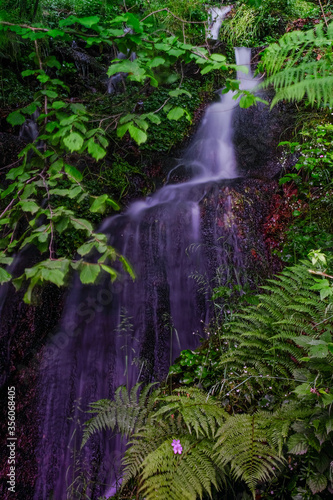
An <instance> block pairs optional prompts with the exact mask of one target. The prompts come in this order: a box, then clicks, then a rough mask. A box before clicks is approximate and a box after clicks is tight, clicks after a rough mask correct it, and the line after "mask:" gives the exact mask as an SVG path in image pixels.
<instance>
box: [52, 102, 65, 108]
mask: <svg viewBox="0 0 333 500" xmlns="http://www.w3.org/2000/svg"><path fill="white" fill-rule="evenodd" d="M66 106H67V104H66V103H65V102H64V101H54V102H53V103H52V108H53V109H62V108H65V107H66Z"/></svg>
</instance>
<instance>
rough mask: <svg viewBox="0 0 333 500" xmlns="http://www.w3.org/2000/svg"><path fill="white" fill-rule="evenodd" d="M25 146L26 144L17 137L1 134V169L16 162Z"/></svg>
mask: <svg viewBox="0 0 333 500" xmlns="http://www.w3.org/2000/svg"><path fill="white" fill-rule="evenodd" d="M25 146H26V142H24V141H21V140H20V139H19V138H18V137H17V136H15V135H11V134H6V133H3V132H0V168H4V167H7V166H9V165H11V164H12V163H14V162H16V161H17V155H18V154H19V152H20V151H21V150H22V149H23V148H24V147H25ZM13 166H15V165H13ZM10 168H12V167H10ZM2 173H3V172H2Z"/></svg>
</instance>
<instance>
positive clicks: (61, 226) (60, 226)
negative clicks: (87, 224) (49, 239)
mask: <svg viewBox="0 0 333 500" xmlns="http://www.w3.org/2000/svg"><path fill="white" fill-rule="evenodd" d="M68 224H69V218H68V217H62V218H61V219H60V220H59V221H58V222H57V223H56V225H55V228H56V230H57V231H58V233H60V234H61V233H62V232H63V231H65V229H67V227H68Z"/></svg>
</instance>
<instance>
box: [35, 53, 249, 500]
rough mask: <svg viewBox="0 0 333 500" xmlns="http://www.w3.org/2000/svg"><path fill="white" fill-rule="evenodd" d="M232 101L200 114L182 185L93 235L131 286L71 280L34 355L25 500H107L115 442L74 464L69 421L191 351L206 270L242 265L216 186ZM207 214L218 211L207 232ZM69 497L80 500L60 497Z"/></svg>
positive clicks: (223, 174) (226, 159) (241, 56)
mask: <svg viewBox="0 0 333 500" xmlns="http://www.w3.org/2000/svg"><path fill="white" fill-rule="evenodd" d="M236 57H237V62H238V63H239V64H242V65H245V66H247V67H248V68H249V72H248V74H245V73H243V72H241V71H239V72H238V79H239V80H241V86H242V87H243V88H250V87H251V86H254V85H255V84H256V80H255V79H254V78H253V77H252V74H251V71H250V57H251V51H250V49H244V48H241V49H236ZM232 97H233V95H232V94H231V93H228V94H226V95H222V96H221V98H220V102H218V103H215V104H212V105H211V106H210V107H209V108H208V109H207V111H206V114H205V116H204V118H203V121H202V124H201V125H200V127H199V130H198V132H197V134H196V136H195V137H194V140H193V142H192V144H191V145H190V147H189V149H188V150H187V152H186V153H185V154H184V157H183V160H182V161H181V164H182V165H185V167H186V168H188V169H190V170H191V172H192V176H191V179H190V180H188V181H186V182H183V183H180V184H168V185H166V186H164V187H162V188H161V189H160V190H159V191H157V192H156V193H155V194H154V195H152V196H151V197H148V198H147V199H146V200H143V201H137V202H135V203H133V204H132V205H131V206H130V207H129V208H128V210H127V211H126V212H125V213H124V214H122V215H117V216H115V217H111V218H109V219H107V220H106V221H105V222H104V224H103V225H102V228H101V231H102V232H104V233H105V234H107V235H108V238H109V243H110V244H111V245H113V246H114V247H115V248H116V249H117V250H118V251H120V252H121V253H122V254H123V255H125V256H126V257H127V258H128V260H129V261H130V262H131V264H132V266H133V268H134V270H135V272H136V275H137V278H136V280H135V282H134V283H133V282H132V280H131V278H130V277H129V276H128V275H126V274H125V273H122V274H120V278H119V280H117V281H116V282H115V283H114V284H113V285H112V284H110V283H109V281H108V280H107V279H106V278H105V281H104V282H102V283H100V284H99V285H95V286H82V285H81V284H80V282H79V279H78V277H76V279H75V281H74V284H73V288H72V290H71V292H70V294H69V297H68V300H67V306H66V307H65V312H64V316H63V320H62V323H61V328H60V331H59V332H58V334H57V335H56V336H55V337H54V339H53V341H52V342H51V343H50V344H49V345H47V346H46V349H45V352H44V360H43V363H42V371H41V376H40V383H39V387H40V389H39V393H40V396H39V399H40V414H41V423H40V434H41V441H40V445H39V449H38V450H37V458H38V467H39V471H38V478H37V483H36V490H35V496H34V500H46V499H48V498H49V495H50V494H51V492H52V491H53V497H52V498H55V499H57V500H64V499H66V486H68V485H69V484H71V483H72V482H73V481H74V484H75V485H79V484H80V486H78V490H79V491H81V492H83V491H84V492H85V493H86V494H87V495H88V496H90V497H91V498H93V499H96V498H98V496H99V495H102V494H105V492H109V493H110V488H111V487H112V484H114V481H115V473H114V471H113V466H114V467H116V465H117V462H118V457H116V452H117V451H118V452H121V450H122V448H121V445H120V441H119V438H118V437H112V439H108V438H107V435H106V434H103V435H101V436H97V435H96V437H95V438H93V439H91V440H90V441H89V442H88V444H87V445H86V446H85V447H84V449H83V451H82V452H81V454H79V447H80V442H81V438H82V431H81V428H80V424H79V423H78V422H79V421H80V422H82V421H85V420H87V414H86V413H84V412H85V411H86V410H87V407H88V404H89V403H91V402H93V401H96V400H98V399H101V398H112V395H113V393H114V390H115V389H116V387H117V386H119V385H121V384H127V385H129V386H132V385H133V384H135V383H136V382H137V381H139V380H142V381H147V380H152V379H153V380H161V379H162V378H163V377H165V375H166V374H167V371H168V367H169V365H170V361H173V360H174V359H175V357H177V356H178V355H179V353H180V351H181V350H182V349H194V348H196V347H197V345H198V335H197V334H198V333H200V334H202V333H203V327H204V325H205V324H207V323H208V321H209V320H210V318H211V317H212V313H213V311H212V304H211V301H210V300H209V299H210V297H209V295H208V294H207V293H206V291H205V289H204V282H205V281H206V282H207V281H209V280H211V279H212V278H214V275H215V272H216V269H217V268H220V269H221V270H223V272H224V273H225V279H226V282H227V280H228V273H230V272H231V271H230V270H231V269H233V268H234V267H235V268H237V269H240V268H241V267H242V254H241V252H240V251H239V242H238V232H237V227H235V224H234V223H233V222H232V218H231V200H230V195H228V183H230V182H231V181H230V179H234V178H236V177H237V175H238V174H237V165H236V160H235V152H234V148H233V144H232V135H233V131H232V113H233V109H234V107H235V106H236V105H237V103H236V102H235V100H233V98H232ZM221 183H224V185H225V186H226V188H225V189H226V195H225V196H224V197H221V196H220V186H221ZM217 209H218V210H219V211H220V212H219V213H221V212H222V213H224V216H223V218H222V221H219V224H217V220H216V217H217V216H216V210H217ZM119 271H120V270H119ZM115 450H116V451H115ZM81 476H82V477H81ZM80 477H81V479H82V480H81V483H79V479H80ZM85 480H86V481H88V482H89V481H90V484H89V486H87V487H86V486H85V484H84V481H85ZM69 498H70V499H71V500H74V499H76V498H81V497H80V496H79V495H78V496H76V494H75V492H74V490H73V489H72V492H71V494H70V495H69Z"/></svg>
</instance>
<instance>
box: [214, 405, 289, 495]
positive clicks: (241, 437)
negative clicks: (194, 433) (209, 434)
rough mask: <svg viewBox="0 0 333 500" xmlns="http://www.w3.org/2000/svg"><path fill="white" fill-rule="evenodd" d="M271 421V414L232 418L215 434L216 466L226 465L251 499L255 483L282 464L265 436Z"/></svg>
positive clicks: (267, 476) (267, 477) (264, 479)
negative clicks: (250, 493) (217, 456)
mask: <svg viewBox="0 0 333 500" xmlns="http://www.w3.org/2000/svg"><path fill="white" fill-rule="evenodd" d="M271 420H272V415H271V414H269V413H265V412H257V413H255V414H254V415H245V414H244V415H234V416H232V417H228V418H227V420H226V422H225V423H224V424H223V425H222V426H221V427H220V429H219V431H218V434H217V442H216V445H215V448H216V449H217V450H218V451H219V459H218V464H219V465H220V466H225V465H226V464H228V463H230V465H231V470H232V474H233V476H234V477H235V479H236V480H239V479H242V480H243V481H244V482H245V483H246V484H247V485H248V486H249V488H250V490H251V492H252V494H253V498H256V494H255V490H256V487H257V484H258V483H261V482H266V481H267V480H268V479H269V478H270V477H271V475H272V471H273V470H274V468H279V466H280V465H281V464H282V463H283V459H282V458H281V457H280V455H279V452H278V451H277V450H276V449H275V448H274V445H272V443H271V442H270V439H269V436H268V434H267V430H266V427H267V426H268V425H269V424H270V423H271Z"/></svg>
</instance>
